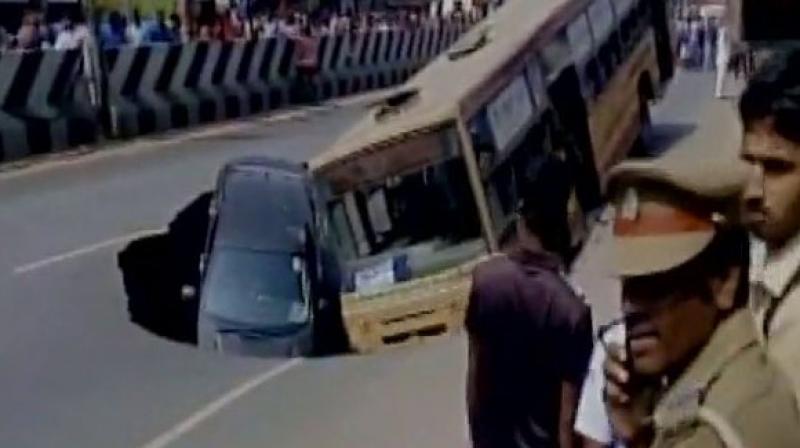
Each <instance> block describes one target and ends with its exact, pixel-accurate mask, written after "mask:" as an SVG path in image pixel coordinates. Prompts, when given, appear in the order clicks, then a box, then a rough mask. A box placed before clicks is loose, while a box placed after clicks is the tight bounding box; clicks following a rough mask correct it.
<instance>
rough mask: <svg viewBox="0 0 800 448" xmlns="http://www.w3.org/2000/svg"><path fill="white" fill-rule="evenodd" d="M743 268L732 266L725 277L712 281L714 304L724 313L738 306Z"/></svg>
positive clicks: (718, 277) (714, 278)
mask: <svg viewBox="0 0 800 448" xmlns="http://www.w3.org/2000/svg"><path fill="white" fill-rule="evenodd" d="M741 274H742V267H741V266H731V267H730V268H728V269H727V271H725V272H724V274H723V275H720V276H714V277H713V278H712V279H711V292H712V293H713V294H714V303H715V304H716V305H717V308H719V309H720V310H722V311H730V310H732V309H733V308H734V307H735V306H736V293H737V290H738V289H739V280H740V279H741Z"/></svg>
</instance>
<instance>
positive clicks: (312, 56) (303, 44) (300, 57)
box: [295, 23, 319, 103]
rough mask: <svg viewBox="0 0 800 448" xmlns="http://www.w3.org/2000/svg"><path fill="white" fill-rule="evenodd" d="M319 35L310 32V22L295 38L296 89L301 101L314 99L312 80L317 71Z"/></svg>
mask: <svg viewBox="0 0 800 448" xmlns="http://www.w3.org/2000/svg"><path fill="white" fill-rule="evenodd" d="M318 53H319V36H317V35H315V34H314V33H313V32H312V28H311V24H310V23H307V24H305V25H304V26H303V28H302V31H301V33H300V36H298V37H297V38H295V67H296V68H297V89H298V92H299V96H300V101H301V102H304V103H306V102H313V101H316V99H317V98H316V93H315V90H316V89H315V88H314V80H315V77H316V76H317V72H318V71H319V60H318V59H319V58H318Z"/></svg>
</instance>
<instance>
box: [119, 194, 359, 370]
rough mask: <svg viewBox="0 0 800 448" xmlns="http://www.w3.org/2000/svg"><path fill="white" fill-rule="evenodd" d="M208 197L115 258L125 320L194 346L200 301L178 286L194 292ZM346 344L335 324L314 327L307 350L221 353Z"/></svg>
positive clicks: (329, 351)
mask: <svg viewBox="0 0 800 448" xmlns="http://www.w3.org/2000/svg"><path fill="white" fill-rule="evenodd" d="M212 196H213V195H212V192H211V191H206V192H203V193H201V194H199V195H198V196H197V197H195V198H194V199H193V200H192V201H191V202H190V203H189V204H188V205H186V206H184V207H182V208H181V209H180V210H179V211H178V212H177V214H176V215H175V217H174V218H173V219H172V221H171V222H170V223H169V226H168V228H167V231H166V232H163V233H155V234H152V235H148V236H145V237H142V238H139V239H137V240H134V241H132V242H130V243H129V244H128V245H127V246H126V247H125V248H123V249H122V250H121V251H120V252H119V253H118V254H117V266H118V268H119V270H120V272H121V275H122V284H123V287H124V289H125V294H126V295H127V298H128V300H127V311H128V316H129V319H130V322H131V323H133V324H135V325H137V326H139V327H140V328H142V329H143V330H146V331H148V332H150V333H152V334H154V335H156V336H159V337H161V338H164V339H165V340H169V341H174V342H180V343H184V344H188V345H193V346H198V310H199V302H200V300H199V299H198V298H195V299H186V298H184V297H183V296H182V288H183V287H184V286H186V285H189V286H192V287H194V288H195V290H197V291H199V290H200V284H201V274H200V269H199V266H200V259H201V255H202V253H203V250H204V246H205V243H206V238H207V235H208V229H209V214H208V212H209V206H210V204H211V200H212ZM318 326H319V325H318ZM245 336H247V335H245ZM346 341H347V337H346V335H345V330H344V325H343V323H341V322H340V321H336V322H326V323H325V324H324V325H322V326H319V331H317V332H315V337H314V344H313V347H312V348H309V350H308V351H307V352H298V351H296V350H293V351H291V352H287V353H286V354H281V355H276V354H275V353H274V352H271V351H267V352H266V354H265V352H263V351H261V352H259V351H255V352H254V351H251V350H244V349H234V350H230V349H226V350H224V352H225V353H226V354H234V355H245V356H270V357H275V356H289V355H292V356H297V355H299V356H329V355H338V354H343V353H345V352H346V351H347V350H346V347H347V342H346Z"/></svg>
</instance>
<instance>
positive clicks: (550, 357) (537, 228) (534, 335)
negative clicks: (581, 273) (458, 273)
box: [466, 164, 592, 448]
mask: <svg viewBox="0 0 800 448" xmlns="http://www.w3.org/2000/svg"><path fill="white" fill-rule="evenodd" d="M557 167H558V165H557V164H556V165H553V164H545V166H543V167H542V169H540V170H539V175H537V176H536V179H535V180H534V181H533V182H531V184H530V185H529V188H527V191H526V192H525V195H524V198H523V201H522V203H521V206H520V208H519V219H518V220H517V223H516V232H517V233H516V239H515V242H514V244H513V245H512V246H511V247H508V248H507V250H505V252H506V254H505V255H500V256H497V257H494V258H492V259H490V260H489V261H487V262H485V263H482V264H481V265H479V266H478V267H477V268H476V269H475V272H474V273H473V284H472V291H471V293H470V301H469V307H468V310H467V320H466V327H467V332H468V334H469V341H470V344H469V370H468V378H467V383H468V386H467V388H468V390H467V401H468V407H469V423H470V432H471V436H472V443H473V446H474V447H475V448H518V447H519V448H528V447H530V448H539V447H565V448H571V447H572V446H575V442H574V440H575V439H574V438H573V432H572V427H573V420H574V414H575V409H576V407H577V402H578V395H579V392H580V389H581V383H582V381H583V377H584V375H585V373H586V369H587V366H588V362H589V357H590V356H591V350H592V325H591V317H590V312H589V308H588V307H587V306H586V304H585V303H584V302H583V300H582V299H580V298H579V297H577V296H576V294H575V293H574V291H573V290H572V288H571V287H570V286H569V284H568V283H567V282H566V280H565V279H564V277H563V271H562V262H561V260H562V257H560V256H559V255H556V252H558V251H559V250H561V249H563V248H564V245H563V244H560V243H559V241H561V240H563V238H564V236H563V235H560V233H561V230H562V229H563V228H564V227H563V226H566V199H567V197H568V194H569V189H568V187H567V186H564V185H561V184H562V181H561V180H560V179H564V177H563V176H558V169H557ZM559 177H560V179H559ZM564 190H565V192H564ZM543 192H546V193H543ZM562 193H563V194H562Z"/></svg>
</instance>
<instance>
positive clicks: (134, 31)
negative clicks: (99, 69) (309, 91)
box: [0, 7, 481, 51]
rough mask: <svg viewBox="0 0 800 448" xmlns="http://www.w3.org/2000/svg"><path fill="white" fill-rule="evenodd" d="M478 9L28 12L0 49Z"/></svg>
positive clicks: (313, 29) (261, 31)
mask: <svg viewBox="0 0 800 448" xmlns="http://www.w3.org/2000/svg"><path fill="white" fill-rule="evenodd" d="M479 14H481V11H478V10H477V9H470V10H465V9H463V8H460V7H459V8H456V9H455V10H454V11H453V12H451V13H450V14H448V15H447V17H442V16H438V15H431V14H429V11H428V10H427V9H426V8H416V9H405V10H398V11H361V12H358V13H354V12H353V11H347V12H344V13H339V12H336V11H327V10H320V11H316V12H314V13H310V14H309V13H306V12H302V11H287V12H285V13H281V14H277V13H275V12H272V11H267V12H259V13H256V14H252V15H249V16H248V15H246V14H245V13H243V12H242V9H241V8H236V7H231V8H225V9H221V10H217V11H215V13H213V14H204V15H202V16H201V17H198V18H196V19H194V20H193V21H192V22H191V23H186V22H187V21H185V20H182V19H181V17H180V16H179V15H178V14H175V13H173V14H169V15H166V14H164V13H161V12H158V13H155V14H150V15H147V16H143V15H142V14H140V13H139V11H137V10H134V11H132V12H131V13H130V14H129V15H126V14H123V13H121V12H119V11H110V12H108V13H106V14H104V15H103V16H102V17H99V18H98V19H97V20H95V24H96V27H97V28H96V30H92V29H91V28H90V26H89V23H88V22H87V20H86V19H85V18H84V17H83V15H82V14H80V13H75V14H69V15H66V16H64V17H62V18H61V19H60V20H57V21H55V22H50V23H48V22H47V21H46V20H45V18H44V16H43V14H41V13H39V12H28V13H26V14H25V15H24V17H23V19H22V23H21V25H20V27H19V29H18V30H17V31H16V32H12V31H9V30H5V29H2V28H0V51H2V50H35V49H51V48H52V49H72V48H78V47H80V46H81V45H82V44H83V43H84V42H85V41H86V40H87V39H89V38H90V36H92V35H94V34H95V33H96V35H97V37H98V39H99V43H100V46H101V47H103V48H115V47H120V46H124V45H134V46H136V45H147V44H153V43H174V44H177V43H183V42H187V41H190V40H199V41H212V40H219V41H234V40H241V39H250V38H268V37H275V36H287V37H290V38H296V37H299V36H301V35H302V34H303V30H309V34H311V35H313V36H322V35H326V34H333V33H345V32H350V33H355V32H365V31H371V30H378V31H388V30H394V29H415V28H417V27H419V26H424V25H431V24H435V23H437V22H440V21H442V20H445V19H449V20H468V19H470V18H472V19H474V18H475V17H477V15H479Z"/></svg>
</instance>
